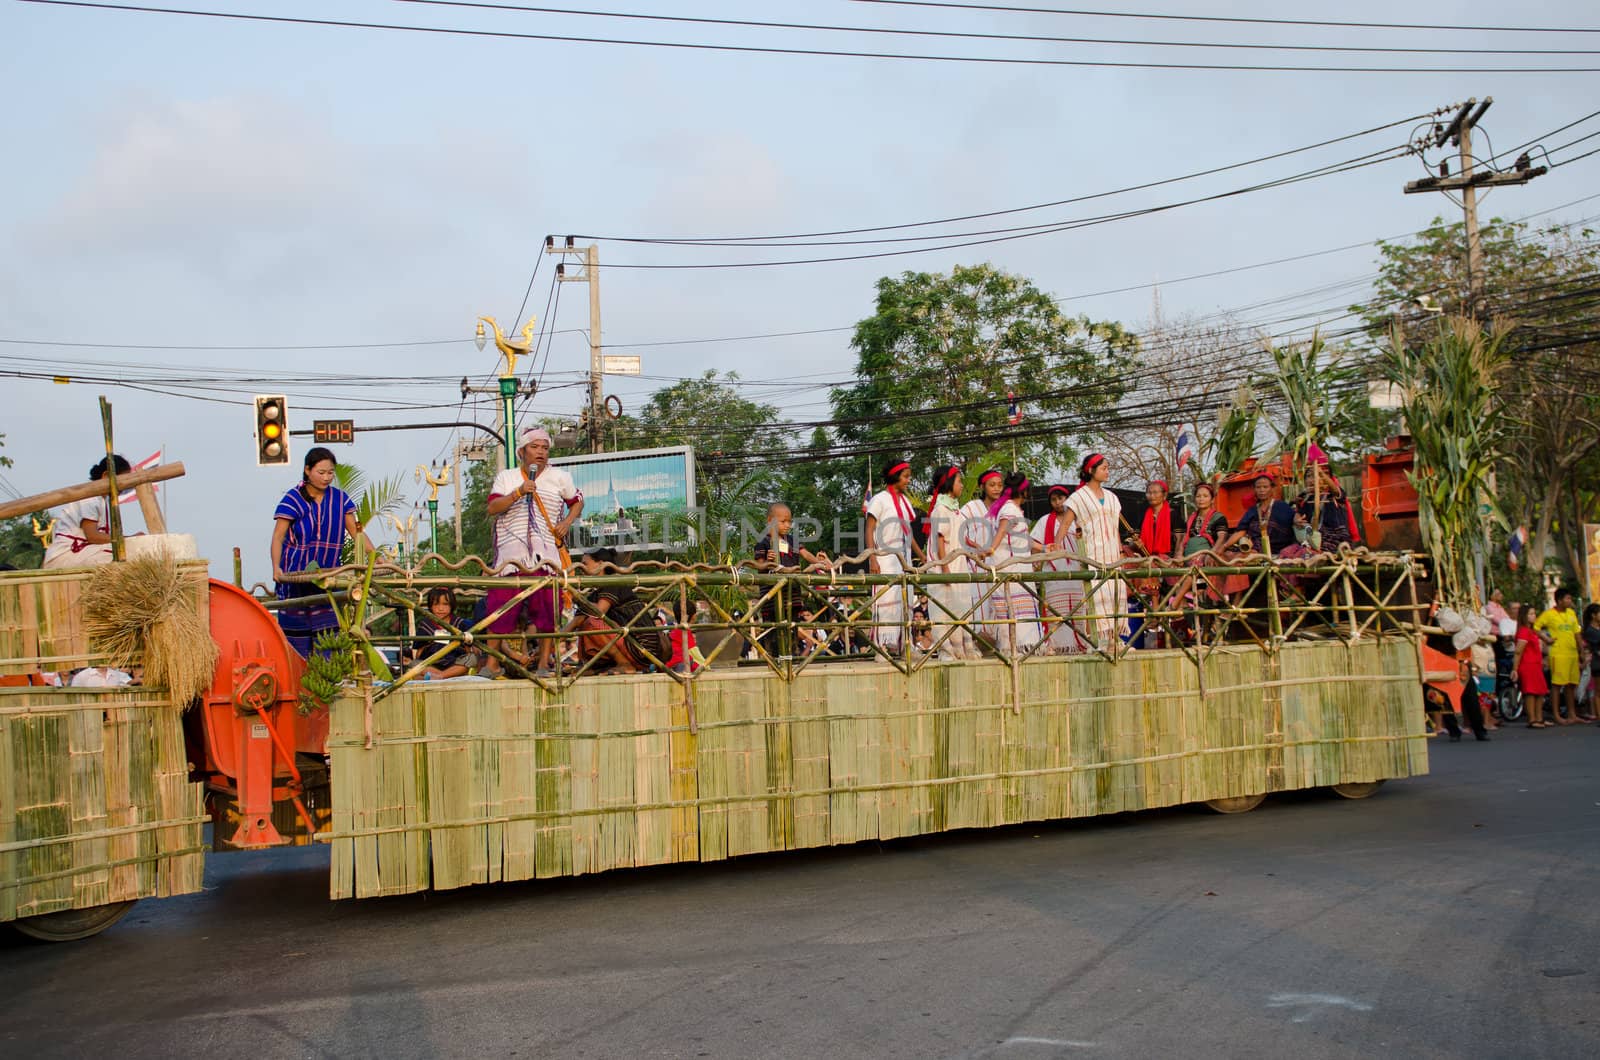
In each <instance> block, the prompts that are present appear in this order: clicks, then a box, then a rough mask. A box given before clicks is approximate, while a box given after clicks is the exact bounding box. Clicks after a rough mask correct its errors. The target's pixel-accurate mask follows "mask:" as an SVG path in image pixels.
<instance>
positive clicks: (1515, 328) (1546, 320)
mask: <svg viewBox="0 0 1600 1060" xmlns="http://www.w3.org/2000/svg"><path fill="white" fill-rule="evenodd" d="M1594 234H1595V233H1594V232H1593V231H1592V230H1589V229H1582V230H1579V231H1573V230H1572V229H1571V228H1570V227H1564V226H1560V225H1550V226H1546V227H1543V228H1535V227H1533V226H1530V225H1528V224H1527V223H1526V222H1515V221H1504V220H1501V219H1499V218H1495V219H1494V220H1492V221H1490V222H1489V223H1488V224H1487V225H1486V226H1484V228H1483V230H1482V241H1483V259H1484V265H1485V274H1486V284H1485V291H1484V299H1483V304H1482V306H1481V307H1480V308H1481V316H1480V318H1481V319H1484V320H1491V321H1492V320H1500V321H1504V322H1506V323H1507V324H1508V325H1510V327H1511V330H1510V332H1509V334H1508V335H1507V336H1506V338H1505V343H1506V346H1507V348H1508V349H1509V350H1510V351H1511V356H1510V357H1509V358H1508V362H1507V364H1506V365H1505V367H1504V368H1502V369H1501V373H1500V376H1499V377H1498V379H1497V380H1496V401H1497V403H1499V404H1500V405H1501V406H1502V407H1503V409H1504V412H1505V416H1506V437H1505V440H1504V443H1503V445H1502V455H1501V460H1500V464H1499V467H1498V469H1497V471H1498V489H1499V502H1500V506H1501V509H1502V510H1503V511H1504V512H1505V514H1506V516H1507V518H1508V520H1509V521H1510V522H1511V523H1512V524H1513V525H1517V524H1526V525H1527V526H1528V527H1529V529H1530V531H1531V539H1530V541H1529V546H1528V563H1529V566H1530V567H1531V568H1532V569H1533V570H1536V571H1537V570H1540V569H1542V568H1543V567H1544V565H1545V562H1546V560H1547V558H1548V557H1550V556H1551V554H1552V553H1553V552H1555V551H1560V552H1561V553H1562V554H1563V555H1564V557H1565V558H1566V560H1567V562H1568V564H1569V565H1571V567H1572V568H1573V570H1574V572H1576V571H1578V570H1581V560H1582V555H1583V552H1582V539H1581V535H1582V530H1583V527H1582V524H1583V522H1584V521H1585V519H1591V520H1592V519H1594V518H1595V517H1596V515H1597V514H1600V508H1597V505H1600V493H1597V492H1594V491H1593V487H1594V486H1600V482H1595V481H1594V479H1595V478H1596V476H1597V474H1600V473H1597V472H1595V470H1594V468H1595V464H1596V463H1600V460H1597V457H1600V386H1597V385H1596V383H1597V381H1600V373H1597V371H1596V368H1595V366H1596V364H1600V340H1597V338H1596V331H1595V328H1594V325H1593V307H1594V303H1595V297H1594V295H1595V275H1596V273H1597V272H1600V243H1597V242H1596V241H1595V240H1594V238H1593V237H1594ZM1378 249H1379V255H1380V269H1379V280H1378V283H1377V285H1376V287H1375V289H1374V292H1373V297H1372V299H1371V300H1370V301H1369V302H1367V303H1365V304H1362V305H1358V306H1354V307H1352V308H1353V310H1354V311H1355V312H1358V313H1360V314H1361V315H1362V316H1363V317H1364V318H1365V320H1366V322H1367V325H1368V327H1369V328H1370V329H1371V331H1372V332H1373V334H1374V335H1381V334H1384V333H1387V331H1388V330H1389V328H1390V326H1391V324H1394V323H1399V324H1400V325H1401V326H1402V327H1403V329H1404V332H1405V334H1407V335H1416V336H1423V337H1426V336H1430V335H1431V334H1432V333H1433V331H1434V330H1435V329H1436V327H1437V325H1436V324H1433V323H1424V318H1426V317H1428V316H1430V315H1432V314H1431V313H1430V312H1429V311H1428V310H1427V309H1425V308H1423V307H1422V306H1419V305H1418V304H1417V303H1418V299H1421V298H1423V296H1426V297H1427V299H1429V300H1430V301H1431V302H1432V303H1437V305H1438V306H1442V307H1443V308H1444V309H1445V310H1447V311H1449V312H1452V313H1454V312H1461V311H1463V310H1465V309H1466V308H1468V298H1467V293H1468V283H1467V268H1466V260H1467V256H1466V235H1465V228H1464V226H1463V225H1461V224H1445V223H1444V222H1443V220H1441V219H1439V218H1435V220H1434V223H1433V224H1432V225H1431V226H1429V227H1428V228H1427V229H1426V230H1425V231H1424V232H1423V233H1422V234H1421V235H1420V236H1419V237H1418V238H1417V239H1416V240H1415V241H1414V242H1411V243H1380V244H1379V245H1378ZM1586 483H1587V484H1589V485H1587V486H1586Z"/></svg>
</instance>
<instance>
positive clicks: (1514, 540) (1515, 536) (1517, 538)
mask: <svg viewBox="0 0 1600 1060" xmlns="http://www.w3.org/2000/svg"><path fill="white" fill-rule="evenodd" d="M1527 544H1528V528H1527V527H1526V526H1519V527H1517V528H1516V529H1515V530H1513V531H1512V532H1511V539H1510V540H1509V541H1507V542H1506V549H1507V551H1508V555H1507V556H1506V566H1508V567H1510V568H1511V569H1512V570H1516V569H1517V568H1518V567H1520V566H1522V550H1523V549H1524V548H1526V547H1527Z"/></svg>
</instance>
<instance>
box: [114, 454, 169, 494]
mask: <svg viewBox="0 0 1600 1060" xmlns="http://www.w3.org/2000/svg"><path fill="white" fill-rule="evenodd" d="M160 463H161V450H159V449H157V450H156V451H155V452H153V453H151V454H150V455H149V456H147V457H145V458H144V459H143V460H141V461H139V462H138V463H137V464H134V465H133V467H132V468H130V470H132V471H143V470H145V469H146V468H152V467H155V466H157V465H158V464H160ZM150 488H151V489H152V490H158V489H160V488H161V483H159V482H156V483H152V484H151V486H150ZM133 497H134V493H133V490H124V491H123V492H122V493H121V494H119V495H118V496H117V503H118V504H132V503H133Z"/></svg>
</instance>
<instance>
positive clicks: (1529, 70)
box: [20, 0, 1600, 74]
mask: <svg viewBox="0 0 1600 1060" xmlns="http://www.w3.org/2000/svg"><path fill="white" fill-rule="evenodd" d="M20 2H21V3H25V4H39V5H42V6H46V7H74V8H85V9H89V10H96V11H124V12H129V13H133V14H155V15H182V16H188V17H194V18H214V19H222V20H225V21H233V22H246V23H275V24H279V25H290V26H322V27H334V28H339V29H374V30H385V31H389V32H395V33H431V34H440V35H443V36H452V37H470V38H480V39H501V40H532V41H547V42H552V43H561V44H602V45H612V46H619V47H632V48H666V49H670V50H677V51H691V52H727V53H739V54H749V55H787V56H806V57H812V56H820V57H827V58H839V59H879V60H905V61H913V62H932V63H954V64H967V65H972V64H976V65H995V66H1042V67H1066V68H1071V67H1076V68H1116V69H1136V70H1218V71H1232V72H1242V71H1250V72H1265V73H1295V74H1306V73H1330V74H1587V73H1600V67H1590V66H1526V67H1519V66H1494V67H1485V66H1462V67H1449V66H1303V65H1288V64H1284V65H1265V64H1250V63H1178V62H1170V63H1161V62H1134V61H1128V60H1112V59H1027V58H1020V57H1007V56H987V55H986V56H979V55H920V54H915V53H907V52H871V51H847V50H843V49H838V50H835V49H827V48H779V47H771V46H761V45H753V44H712V43H708V42H703V41H700V42H690V41H663V40H637V39H629V38H620V37H590V36H579V35H568V34H556V33H524V32H513V31H510V30H487V29H465V28H461V27H453V26H452V27H445V26H414V25H406V24H404V23H393V22H365V21H357V20H353V19H327V18H304V17H297V16H290V15H258V14H246V13H244V12H234V11H204V10H198V9H193V8H180V7H157V6H154V5H148V4H109V3H95V2H91V0H20Z"/></svg>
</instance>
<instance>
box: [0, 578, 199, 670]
mask: <svg viewBox="0 0 1600 1060" xmlns="http://www.w3.org/2000/svg"><path fill="white" fill-rule="evenodd" d="M179 566H180V567H181V568H183V570H184V572H185V573H186V574H189V575H190V576H191V577H193V578H195V579H196V584H197V585H199V586H203V585H204V584H205V580H206V571H207V566H206V564H205V563H204V562H203V561H194V560H191V561H187V562H183V563H180V564H179ZM95 570H96V568H93V567H66V568H58V569H54V570H28V571H0V674H29V673H35V672H38V671H41V670H43V671H46V672H63V673H64V672H66V671H68V670H75V669H78V668H79V667H82V666H89V665H98V664H101V663H104V662H105V659H104V658H103V657H102V656H100V655H97V654H95V653H94V652H93V651H92V650H91V648H90V645H89V641H88V638H87V637H86V636H85V635H84V632H83V611H82V608H81V607H80V606H79V604H78V600H79V597H81V596H82V595H83V587H84V585H85V584H87V583H88V581H89V579H90V578H91V577H93V576H94V572H95ZM206 600H207V597H206V594H205V593H204V592H197V593H196V604H197V606H199V607H201V608H204V607H206Z"/></svg>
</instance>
